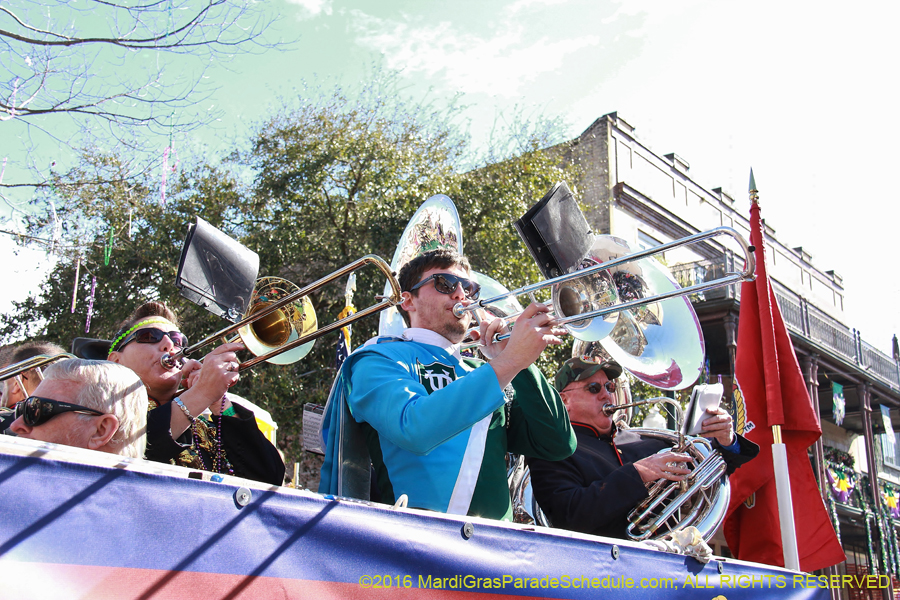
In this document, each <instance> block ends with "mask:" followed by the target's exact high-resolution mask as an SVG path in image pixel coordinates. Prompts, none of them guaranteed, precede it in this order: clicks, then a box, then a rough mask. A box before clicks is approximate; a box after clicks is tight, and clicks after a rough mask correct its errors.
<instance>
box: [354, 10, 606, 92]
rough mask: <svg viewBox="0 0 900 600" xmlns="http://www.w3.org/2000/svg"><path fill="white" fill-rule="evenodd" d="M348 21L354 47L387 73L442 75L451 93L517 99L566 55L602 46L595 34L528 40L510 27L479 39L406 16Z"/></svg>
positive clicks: (362, 15) (520, 30) (508, 24)
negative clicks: (378, 57)
mask: <svg viewBox="0 0 900 600" xmlns="http://www.w3.org/2000/svg"><path fill="white" fill-rule="evenodd" d="M350 17H351V28H352V29H353V31H354V32H356V33H357V35H358V37H357V43H359V44H360V45H362V46H365V47H368V48H371V49H373V50H376V51H378V52H380V53H381V54H382V55H383V56H384V57H385V60H386V64H387V66H388V67H389V68H393V69H399V70H403V71H404V72H405V73H406V74H407V75H410V74H415V73H424V74H426V75H427V76H429V77H433V76H435V75H442V76H443V78H444V80H445V81H446V84H447V86H448V87H449V88H451V89H453V90H454V91H460V92H465V93H485V94H488V95H496V96H506V97H514V96H518V95H520V89H521V87H522V85H523V84H525V83H528V82H531V81H534V80H536V79H537V78H538V77H539V76H541V75H542V74H544V73H547V72H551V71H554V70H557V69H559V68H560V67H562V66H563V61H564V59H565V57H566V56H568V55H571V54H572V53H574V52H576V51H578V50H580V49H582V48H586V47H590V46H596V45H598V44H599V43H600V38H599V36H597V35H584V36H581V37H577V38H572V39H562V40H557V39H549V38H547V37H546V36H544V37H541V38H538V39H536V40H531V39H529V38H528V37H527V36H526V35H525V28H524V27H523V26H522V25H519V24H516V23H514V22H506V23H504V24H503V25H501V26H498V28H497V29H495V30H494V31H492V32H491V34H489V35H488V36H478V35H475V34H472V33H468V32H466V31H463V30H461V29H459V28H457V27H455V26H454V25H452V24H451V23H449V22H446V21H444V22H440V23H438V24H434V25H431V24H428V25H426V24H422V23H421V22H415V21H413V20H412V19H410V18H409V17H405V18H404V19H403V20H390V19H379V18H377V17H372V16H370V15H367V14H365V13H362V12H360V11H353V12H352V13H351V14H350Z"/></svg>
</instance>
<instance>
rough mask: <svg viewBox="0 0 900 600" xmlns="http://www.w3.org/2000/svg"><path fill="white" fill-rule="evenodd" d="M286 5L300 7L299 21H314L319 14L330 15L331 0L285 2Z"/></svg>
mask: <svg viewBox="0 0 900 600" xmlns="http://www.w3.org/2000/svg"><path fill="white" fill-rule="evenodd" d="M287 2H288V4H296V5H297V6H299V7H300V15H299V18H300V20H306V19H314V18H316V17H318V16H319V15H321V14H323V13H324V14H326V15H330V14H331V10H332V9H331V3H332V0H287Z"/></svg>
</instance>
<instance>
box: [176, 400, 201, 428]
mask: <svg viewBox="0 0 900 600" xmlns="http://www.w3.org/2000/svg"><path fill="white" fill-rule="evenodd" d="M172 402H174V403H175V404H176V405H178V408H180V409H181V412H183V413H184V416H186V417H187V419H188V421H190V422H191V423H193V422H194V421H196V420H197V417H195V416H194V415H192V414H191V411H189V410H188V409H187V406H185V405H184V402H182V401H181V398H174V399H173V400H172Z"/></svg>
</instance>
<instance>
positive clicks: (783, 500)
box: [772, 425, 800, 571]
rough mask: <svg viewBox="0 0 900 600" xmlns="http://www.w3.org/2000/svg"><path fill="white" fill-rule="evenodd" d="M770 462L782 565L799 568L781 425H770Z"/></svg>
mask: <svg viewBox="0 0 900 600" xmlns="http://www.w3.org/2000/svg"><path fill="white" fill-rule="evenodd" d="M772 438H773V439H774V443H773V444H772V464H773V466H774V467H775V494H776V495H777V496H778V521H779V522H780V523H781V548H782V551H783V552H784V566H785V567H786V568H788V569H792V570H794V571H799V570H800V553H799V551H798V549H797V529H796V525H795V524H794V505H793V503H792V501H791V479H790V477H789V475H788V462H787V446H785V445H784V443H783V442H782V441H781V425H773V426H772Z"/></svg>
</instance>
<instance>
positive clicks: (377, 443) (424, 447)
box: [319, 250, 575, 519]
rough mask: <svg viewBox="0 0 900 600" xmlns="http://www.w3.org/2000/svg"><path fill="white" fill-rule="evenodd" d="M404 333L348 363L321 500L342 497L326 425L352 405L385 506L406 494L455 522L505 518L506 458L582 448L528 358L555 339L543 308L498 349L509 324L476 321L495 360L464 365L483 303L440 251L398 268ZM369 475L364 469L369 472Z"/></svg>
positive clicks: (336, 395) (333, 409)
mask: <svg viewBox="0 0 900 600" xmlns="http://www.w3.org/2000/svg"><path fill="white" fill-rule="evenodd" d="M398 279H399V283H400V289H401V290H402V298H403V301H402V303H401V304H400V305H399V308H400V309H401V310H400V313H401V315H403V318H404V320H405V321H406V323H407V324H408V325H409V327H408V328H407V329H405V330H404V332H403V335H402V337H400V338H389V337H388V338H376V339H375V340H371V341H370V342H369V343H367V344H366V345H365V346H363V347H362V348H361V349H358V350H357V351H356V352H354V353H353V354H351V355H350V356H349V357H348V358H347V359H346V360H345V361H344V363H343V366H342V368H341V372H340V373H339V374H338V379H337V381H336V382H335V384H334V387H333V388H332V394H331V397H330V398H329V408H328V410H327V414H326V417H325V421H326V423H328V424H329V425H328V428H327V430H323V433H324V434H325V439H326V455H325V463H324V464H323V466H322V479H321V485H320V487H319V492H320V493H326V494H335V493H339V490H340V488H339V485H338V481H339V479H340V475H339V473H338V470H339V469H340V467H341V464H340V463H341V460H340V458H339V449H338V448H339V447H340V446H341V443H342V440H341V439H340V438H339V437H338V435H337V434H336V433H335V428H336V425H335V424H334V422H333V421H332V420H331V419H333V418H334V417H333V415H334V414H335V413H339V412H342V410H343V409H342V408H341V406H342V403H343V402H344V401H346V403H347V405H348V406H349V409H350V412H351V414H352V418H353V419H354V420H355V421H356V422H357V423H360V424H361V426H362V429H363V432H364V433H365V439H366V445H367V447H368V453H369V455H370V456H371V458H372V463H373V465H374V469H375V475H376V485H377V487H378V491H379V492H380V495H381V498H380V499H381V501H382V502H385V503H394V502H395V501H396V500H397V499H398V498H400V496H401V495H404V494H405V495H406V496H407V497H408V499H409V506H411V507H416V508H425V509H429V510H434V511H439V512H446V513H450V514H460V515H466V514H468V515H478V516H482V517H487V518H493V519H510V518H511V516H512V504H511V501H510V497H509V486H508V483H507V480H506V453H507V452H508V451H510V452H516V453H518V454H525V455H526V456H540V457H542V458H544V459H547V460H558V459H561V458H564V457H566V456H569V455H570V454H571V453H572V451H573V450H574V449H575V438H574V435H573V434H572V430H571V427H570V425H569V419H568V417H567V416H566V411H565V409H564V408H563V406H562V402H561V401H560V398H559V395H558V394H557V393H556V390H554V389H553V388H552V386H550V384H549V383H548V382H547V381H546V380H545V379H544V377H543V376H542V375H541V374H540V373H539V372H538V370H537V369H536V368H535V367H534V366H532V363H533V362H534V361H535V360H536V359H537V358H538V356H540V354H541V352H543V350H544V348H546V347H547V345H548V344H558V343H560V340H559V338H558V337H557V334H558V333H559V332H558V330H557V329H556V327H555V321H554V320H553V319H552V318H551V317H550V316H549V315H548V314H547V308H546V307H545V306H543V305H541V304H537V303H535V304H531V305H530V306H529V307H528V308H527V309H526V310H525V312H524V313H523V314H522V315H521V316H520V317H519V320H518V321H517V325H516V327H515V328H514V329H513V332H512V337H511V338H510V339H509V340H508V341H503V342H499V343H495V342H494V341H493V336H494V334H495V333H498V332H499V331H500V330H501V328H502V327H504V326H505V325H504V322H503V320H502V319H495V320H493V321H491V322H490V323H488V322H487V321H485V322H483V323H482V324H481V338H480V339H481V340H484V341H485V342H488V344H487V345H484V346H482V352H483V353H484V354H485V356H487V357H489V358H490V359H491V362H490V363H489V364H484V363H479V362H478V361H469V360H466V359H463V358H462V357H461V355H460V353H459V346H460V343H461V342H462V341H463V338H464V337H465V335H466V331H467V329H468V326H469V321H470V318H471V317H470V313H469V312H465V313H463V315H462V316H457V315H456V314H455V313H454V311H453V308H454V306H456V304H458V303H462V304H469V303H471V302H472V301H474V300H475V299H477V297H478V294H479V287H478V284H477V283H475V282H474V281H472V280H471V269H470V267H469V262H468V260H467V259H466V258H465V257H462V256H460V255H458V254H456V253H455V252H451V251H447V250H433V251H430V252H426V253H425V254H423V255H421V256H418V257H416V258H414V259H412V260H411V261H409V262H408V263H406V265H404V266H403V268H402V269H401V270H400V275H399V277H398ZM363 468H364V469H365V470H366V471H368V464H366V465H365V466H364V467H363Z"/></svg>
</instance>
